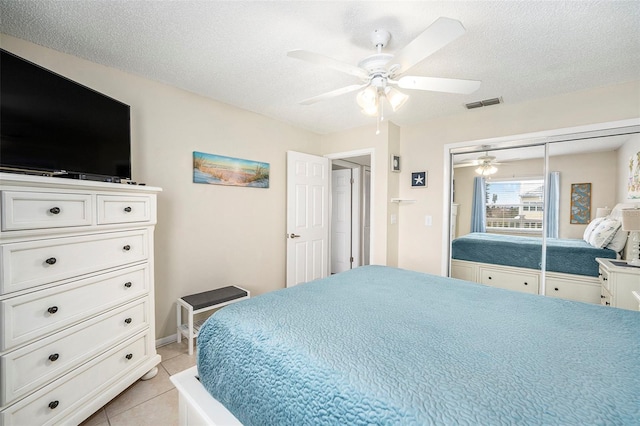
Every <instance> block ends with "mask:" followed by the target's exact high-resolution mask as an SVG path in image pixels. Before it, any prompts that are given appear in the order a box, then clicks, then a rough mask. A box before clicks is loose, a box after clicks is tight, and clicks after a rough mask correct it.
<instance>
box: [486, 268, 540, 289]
mask: <svg viewBox="0 0 640 426" xmlns="http://www.w3.org/2000/svg"><path fill="white" fill-rule="evenodd" d="M480 282H481V283H482V284H486V285H490V286H493V287H499V288H504V289H507V290H516V291H522V292H525V293H531V294H538V286H539V277H538V275H537V274H536V273H531V274H527V273H520V272H511V271H508V270H502V269H498V268H496V269H493V268H482V267H481V268H480Z"/></svg>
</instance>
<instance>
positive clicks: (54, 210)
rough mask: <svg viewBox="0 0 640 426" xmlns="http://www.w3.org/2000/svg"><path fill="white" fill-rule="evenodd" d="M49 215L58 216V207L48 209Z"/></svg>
mask: <svg viewBox="0 0 640 426" xmlns="http://www.w3.org/2000/svg"><path fill="white" fill-rule="evenodd" d="M49 213H51V214H59V213H60V207H51V208H50V209H49Z"/></svg>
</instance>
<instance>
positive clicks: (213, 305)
mask: <svg viewBox="0 0 640 426" xmlns="http://www.w3.org/2000/svg"><path fill="white" fill-rule="evenodd" d="M249 297H250V293H249V290H245V289H243V288H241V287H236V286H228V287H222V288H218V289H215V290H209V291H205V292H202V293H196V294H191V295H189V296H184V297H181V298H179V299H178V301H177V304H176V314H177V323H178V332H177V341H178V343H180V342H181V341H182V336H184V337H185V338H187V339H189V355H192V354H193V340H194V339H195V338H196V337H198V332H199V331H200V327H201V326H202V324H203V323H204V320H202V321H198V322H196V323H194V321H193V316H194V315H195V314H199V313H201V312H206V311H210V310H212V309H218V308H221V307H223V306H226V305H229V304H231V303H235V302H239V301H241V300H244V299H248V298H249ZM182 308H184V309H186V310H187V323H186V324H183V323H182Z"/></svg>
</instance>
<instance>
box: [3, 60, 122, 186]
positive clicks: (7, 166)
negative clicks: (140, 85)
mask: <svg viewBox="0 0 640 426" xmlns="http://www.w3.org/2000/svg"><path fill="white" fill-rule="evenodd" d="M0 55H1V56H0V135H1V136H0V168H1V169H2V170H3V171H26V172H44V173H43V174H51V175H58V176H65V177H75V178H80V179H92V180H103V181H107V182H119V181H120V178H124V179H131V131H130V108H129V105H126V104H124V103H122V102H120V101H118V100H116V99H113V98H110V97H108V96H105V95H103V94H101V93H98V92H96V91H95V90H93V89H90V88H88V87H86V86H83V85H81V84H78V83H76V82H74V81H71V80H69V79H68V78H66V77H63V76H61V75H59V74H56V73H54V72H52V71H49V70H47V69H45V68H43V67H41V66H39V65H36V64H34V63H32V62H29V61H27V60H25V59H22V58H20V57H18V56H16V55H14V54H12V53H10V52H7V51H5V50H2V49H0Z"/></svg>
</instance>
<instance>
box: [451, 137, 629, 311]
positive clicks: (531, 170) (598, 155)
mask: <svg viewBox="0 0 640 426" xmlns="http://www.w3.org/2000/svg"><path fill="white" fill-rule="evenodd" d="M638 130H639V129H638V126H633V127H631V128H616V129H607V130H606V131H595V132H585V133H582V134H570V135H564V136H558V137H547V138H544V140H542V139H538V140H537V141H521V142H517V141H512V142H501V143H500V144H495V145H494V146H491V145H482V146H470V147H465V148H455V149H451V151H450V158H451V166H452V167H451V175H452V180H451V210H450V211H451V217H450V220H451V222H450V223H451V227H450V245H449V249H450V250H449V253H450V258H449V261H450V263H449V275H450V276H451V277H454V278H460V279H465V280H469V281H475V282H480V283H483V284H487V285H492V286H496V287H502V288H507V289H511V290H517V291H523V292H527V293H532V294H540V295H545V296H549V297H558V298H563V299H569V300H577V301H582V302H588V303H600V302H601V298H602V295H601V283H600V279H599V277H598V274H599V266H600V264H599V262H598V261H596V258H612V259H615V258H616V257H617V258H620V257H622V256H623V252H622V251H623V246H624V242H625V241H626V238H625V235H624V234H625V233H624V232H622V230H621V229H620V232H615V233H614V234H615V235H613V236H615V237H616V238H613V239H611V240H610V241H608V242H606V243H603V242H602V241H599V240H598V239H596V238H593V239H591V240H590V239H589V238H588V237H589V236H588V235H587V233H589V231H590V230H592V229H591V228H593V227H594V226H595V225H596V224H597V223H599V220H600V219H601V218H600V217H598V216H607V215H610V214H613V215H615V214H616V211H617V210H616V209H615V208H614V207H615V206H616V205H618V210H619V208H620V207H619V206H620V205H621V204H620V199H621V198H623V197H622V196H621V193H622V192H623V191H621V189H620V186H621V185H624V182H623V181H624V179H623V178H621V173H620V172H619V170H620V168H621V167H623V168H624V167H626V165H625V164H623V165H621V164H620V163H621V161H623V160H624V159H622V157H621V155H620V151H621V150H624V149H627V150H628V147H629V144H635V143H637V142H633V141H634V140H637V139H631V138H638V137H640V136H639V135H638ZM518 144H520V146H517V145H518ZM625 144H626V145H625ZM633 146H636V145H633ZM625 147H627V148H625ZM634 152H635V151H634ZM625 195H626V193H625ZM612 209H613V213H612V212H611V211H612ZM618 214H619V212H618ZM618 234H619V235H618ZM621 244H622V245H621Z"/></svg>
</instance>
